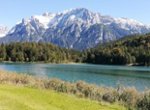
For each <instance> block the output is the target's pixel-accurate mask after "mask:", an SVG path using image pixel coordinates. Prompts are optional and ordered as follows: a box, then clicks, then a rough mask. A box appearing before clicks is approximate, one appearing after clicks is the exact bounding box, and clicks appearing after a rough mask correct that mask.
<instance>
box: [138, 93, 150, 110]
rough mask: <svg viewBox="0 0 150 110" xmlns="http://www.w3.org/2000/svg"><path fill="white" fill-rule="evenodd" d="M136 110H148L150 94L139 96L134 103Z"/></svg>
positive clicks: (149, 108)
mask: <svg viewBox="0 0 150 110" xmlns="http://www.w3.org/2000/svg"><path fill="white" fill-rule="evenodd" d="M136 108H137V110H150V92H148V93H145V94H144V95H143V96H141V97H140V98H139V99H138V100H137V103H136Z"/></svg>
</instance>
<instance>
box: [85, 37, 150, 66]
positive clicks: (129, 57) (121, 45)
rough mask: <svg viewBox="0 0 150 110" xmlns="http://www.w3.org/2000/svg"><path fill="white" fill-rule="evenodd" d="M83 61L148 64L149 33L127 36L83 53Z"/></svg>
mask: <svg viewBox="0 0 150 110" xmlns="http://www.w3.org/2000/svg"><path fill="white" fill-rule="evenodd" d="M83 62H86V63H94V64H113V65H114V64H115V65H126V64H131V65H150V34H145V35H132V36H127V37H125V38H123V39H120V40H119V41H115V42H113V43H108V44H105V45H99V46H98V47H97V48H93V49H89V50H87V51H85V52H84V53H83Z"/></svg>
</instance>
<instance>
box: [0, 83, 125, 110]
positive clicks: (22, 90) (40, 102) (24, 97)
mask: <svg viewBox="0 0 150 110" xmlns="http://www.w3.org/2000/svg"><path fill="white" fill-rule="evenodd" d="M0 110H125V108H124V107H122V106H120V105H118V104H109V103H103V102H101V103H100V102H96V101H91V100H88V99H81V98H77V97H75V96H72V95H67V94H63V93H57V92H55V91H52V90H42V89H33V88H28V87H23V86H14V85H2V84H1V85H0Z"/></svg>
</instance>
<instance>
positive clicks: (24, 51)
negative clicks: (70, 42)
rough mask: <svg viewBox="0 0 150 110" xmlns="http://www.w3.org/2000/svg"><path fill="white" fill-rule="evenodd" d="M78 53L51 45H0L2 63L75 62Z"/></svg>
mask: <svg viewBox="0 0 150 110" xmlns="http://www.w3.org/2000/svg"><path fill="white" fill-rule="evenodd" d="M77 54H78V52H76V51H73V50H68V49H64V48H60V47H57V46H54V45H52V44H49V43H27V42H26V43H11V44H7V45H4V44H1V45H0V61H14V62H16V61H18V62H37V61H44V62H51V63H62V62H75V60H76V59H77V58H76V57H77Z"/></svg>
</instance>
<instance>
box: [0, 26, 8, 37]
mask: <svg viewBox="0 0 150 110" xmlns="http://www.w3.org/2000/svg"><path fill="white" fill-rule="evenodd" d="M7 32H8V28H7V27H6V26H0V37H4V36H5V35H6V33H7Z"/></svg>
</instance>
